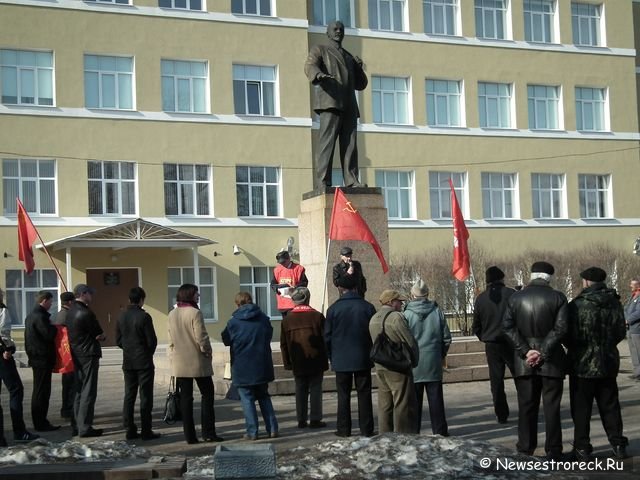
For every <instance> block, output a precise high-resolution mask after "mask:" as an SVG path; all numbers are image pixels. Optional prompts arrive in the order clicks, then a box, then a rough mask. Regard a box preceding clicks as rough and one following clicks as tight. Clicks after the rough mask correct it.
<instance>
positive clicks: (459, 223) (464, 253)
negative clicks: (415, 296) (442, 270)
mask: <svg viewBox="0 0 640 480" xmlns="http://www.w3.org/2000/svg"><path fill="white" fill-rule="evenodd" d="M449 185H450V186H451V216H452V217H453V268H452V270H451V273H453V276H454V277H456V278H457V279H458V280H460V281H461V282H464V281H465V280H466V279H467V278H469V274H470V271H471V267H470V264H469V247H468V246H467V239H468V238H469V232H468V231H467V226H466V225H465V224H464V218H463V217H462V211H461V210H460V205H459V204H458V198H457V197H456V191H455V189H454V188H453V182H452V181H451V179H449Z"/></svg>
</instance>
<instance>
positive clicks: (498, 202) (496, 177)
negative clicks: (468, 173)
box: [482, 173, 518, 219]
mask: <svg viewBox="0 0 640 480" xmlns="http://www.w3.org/2000/svg"><path fill="white" fill-rule="evenodd" d="M516 188H517V187H516V174H515V173H483V174H482V210H483V212H484V217H485V218H495V219H508V218H516V217H517V211H518V208H517V203H516V202H517V200H518V199H517V195H516V193H517V191H516Z"/></svg>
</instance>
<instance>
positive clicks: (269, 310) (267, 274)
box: [238, 265, 282, 320]
mask: <svg viewBox="0 0 640 480" xmlns="http://www.w3.org/2000/svg"><path fill="white" fill-rule="evenodd" d="M273 268H274V267H270V266H262V265H260V266H253V265H251V266H246V267H240V268H239V271H238V278H239V281H240V291H243V292H249V293H250V294H251V298H253V302H254V303H255V304H256V305H258V306H259V307H260V309H261V310H262V311H263V312H264V313H265V315H267V316H268V317H270V318H271V320H279V319H281V318H282V314H281V313H280V312H279V311H278V302H277V299H276V294H275V292H274V291H273V290H272V289H271V277H272V275H273ZM243 271H244V273H245V274H246V273H250V274H251V275H250V277H251V279H250V282H243V281H242V277H243V275H242V273H243ZM258 271H259V272H262V273H264V275H263V277H264V278H265V279H266V280H265V282H260V281H257V280H256V273H257V272H258ZM258 288H259V289H261V291H263V292H265V293H266V298H264V299H263V301H262V302H261V301H260V299H258V298H257V297H258V296H257V295H256V289H258Z"/></svg>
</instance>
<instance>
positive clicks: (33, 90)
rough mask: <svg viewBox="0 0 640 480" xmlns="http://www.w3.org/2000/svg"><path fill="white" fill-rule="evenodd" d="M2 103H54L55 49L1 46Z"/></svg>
mask: <svg viewBox="0 0 640 480" xmlns="http://www.w3.org/2000/svg"><path fill="white" fill-rule="evenodd" d="M0 85H1V86H2V103H6V104H10V105H53V53H52V52H32V51H28V50H0Z"/></svg>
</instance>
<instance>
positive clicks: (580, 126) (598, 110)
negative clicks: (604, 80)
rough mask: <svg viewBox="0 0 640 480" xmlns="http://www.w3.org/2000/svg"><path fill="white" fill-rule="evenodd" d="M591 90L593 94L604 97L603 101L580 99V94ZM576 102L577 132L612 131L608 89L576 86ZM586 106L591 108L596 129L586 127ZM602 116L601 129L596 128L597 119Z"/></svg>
mask: <svg viewBox="0 0 640 480" xmlns="http://www.w3.org/2000/svg"><path fill="white" fill-rule="evenodd" d="M587 90H590V91H591V92H592V93H595V92H599V93H600V94H601V95H602V100H597V99H583V98H578V97H579V96H580V97H581V95H579V92H582V91H587ZM575 101H576V130H578V131H579V132H608V131H610V128H611V127H610V125H609V89H608V88H606V87H586V86H581V85H576V87H575ZM585 106H590V110H591V114H592V121H593V123H594V128H586V127H585V120H584V117H585ZM598 115H599V116H600V119H599V120H600V124H601V128H596V126H595V124H596V123H597V121H596V117H597V116H598Z"/></svg>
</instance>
